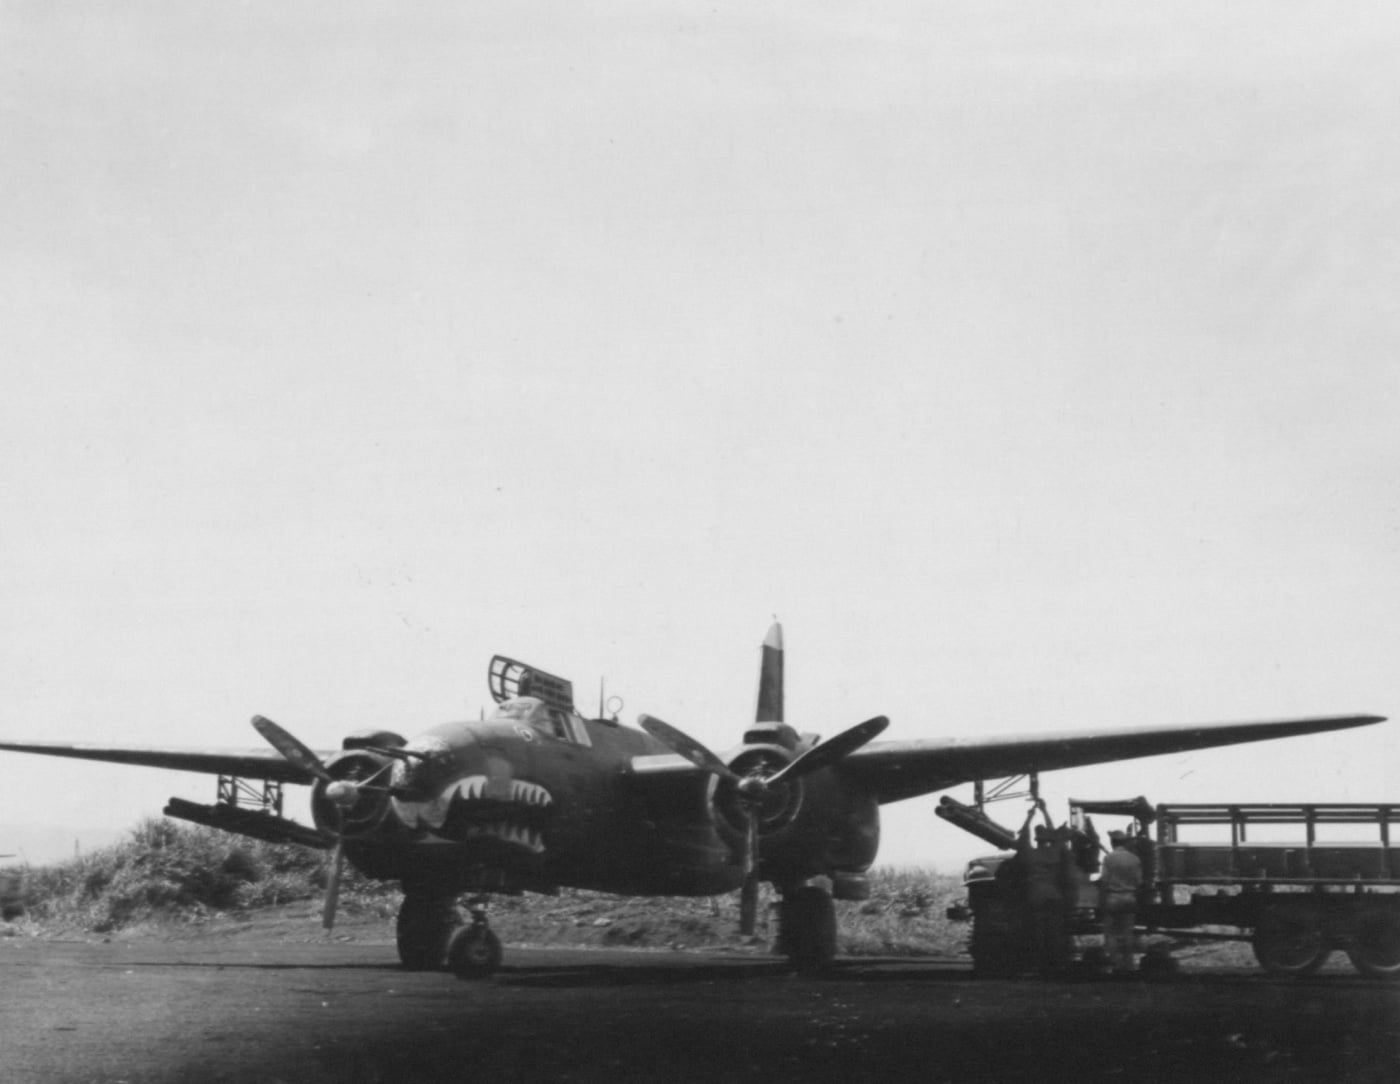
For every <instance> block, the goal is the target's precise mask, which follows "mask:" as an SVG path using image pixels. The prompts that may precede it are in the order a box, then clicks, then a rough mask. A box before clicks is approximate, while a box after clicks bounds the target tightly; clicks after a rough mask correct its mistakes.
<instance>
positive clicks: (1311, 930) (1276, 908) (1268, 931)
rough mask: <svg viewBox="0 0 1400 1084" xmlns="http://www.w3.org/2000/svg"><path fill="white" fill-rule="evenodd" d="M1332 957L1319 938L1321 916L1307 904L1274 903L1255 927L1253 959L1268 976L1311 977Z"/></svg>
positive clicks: (1330, 951)
mask: <svg viewBox="0 0 1400 1084" xmlns="http://www.w3.org/2000/svg"><path fill="white" fill-rule="evenodd" d="M1330 955H1332V950H1331V948H1329V947H1328V945H1327V940H1326V938H1325V937H1323V934H1322V915H1321V914H1320V913H1319V912H1318V909H1317V908H1316V907H1314V906H1312V905H1311V904H1307V903H1274V904H1269V905H1267V906H1266V907H1265V908H1264V913H1263V914H1261V915H1260V916H1259V922H1258V924H1257V925H1256V926H1255V927H1254V958H1255V959H1256V960H1258V961H1259V964H1260V966H1261V967H1263V968H1264V970H1265V971H1267V972H1268V973H1269V974H1271V975H1281V976H1283V977H1285V978H1300V977H1302V976H1304V975H1311V974H1312V973H1313V972H1314V971H1316V970H1317V969H1318V968H1319V967H1321V966H1322V965H1323V963H1325V962H1326V960H1327V957H1328V956H1330Z"/></svg>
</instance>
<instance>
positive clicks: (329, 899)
mask: <svg viewBox="0 0 1400 1084" xmlns="http://www.w3.org/2000/svg"><path fill="white" fill-rule="evenodd" d="M344 869H345V837H344V836H337V837H336V840H335V850H334V852H333V853H332V854H331V865H330V870H329V872H328V874H327V876H326V902H325V904H324V905H323V906H322V908H321V927H322V928H323V929H324V930H325V931H326V932H327V933H329V932H330V931H331V929H332V927H334V926H335V909H336V906H337V905H338V904H339V903H340V875H341V873H342V872H343V871H344Z"/></svg>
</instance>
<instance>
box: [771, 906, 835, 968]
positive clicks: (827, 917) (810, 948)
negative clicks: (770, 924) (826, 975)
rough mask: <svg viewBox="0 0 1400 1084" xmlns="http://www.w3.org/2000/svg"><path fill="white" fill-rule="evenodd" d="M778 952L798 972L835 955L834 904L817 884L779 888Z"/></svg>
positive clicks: (825, 963) (824, 963) (826, 961)
mask: <svg viewBox="0 0 1400 1084" xmlns="http://www.w3.org/2000/svg"><path fill="white" fill-rule="evenodd" d="M778 951H779V952H780V953H782V954H783V955H784V956H786V957H787V958H788V959H789V960H791V961H792V963H793V966H794V967H796V968H797V969H798V970H799V971H815V970H817V969H819V968H823V967H826V966H827V965H828V964H830V963H831V961H832V960H833V959H835V958H836V906H835V904H833V903H832V901H831V893H830V892H828V891H827V890H826V889H825V888H821V887H819V886H817V885H798V886H796V887H794V888H789V889H785V890H784V891H783V898H782V902H781V903H779V904H778Z"/></svg>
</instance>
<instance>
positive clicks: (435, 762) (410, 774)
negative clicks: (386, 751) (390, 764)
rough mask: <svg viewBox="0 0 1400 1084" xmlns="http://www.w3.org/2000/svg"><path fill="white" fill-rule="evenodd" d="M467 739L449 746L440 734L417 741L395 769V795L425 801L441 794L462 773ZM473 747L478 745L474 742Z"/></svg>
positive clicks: (406, 746)
mask: <svg viewBox="0 0 1400 1084" xmlns="http://www.w3.org/2000/svg"><path fill="white" fill-rule="evenodd" d="M466 744H467V742H466V741H465V740H464V738H459V739H458V741H456V742H453V743H451V744H449V743H448V742H447V741H445V740H444V739H442V738H440V737H437V736H436V735H424V736H423V737H419V738H415V739H413V740H412V741H411V742H409V743H408V744H407V745H405V746H404V747H403V753H404V759H402V760H400V761H399V762H398V764H397V765H395V768H394V777H393V783H392V786H393V792H394V796H395V797H397V798H406V799H410V800H422V799H424V798H428V797H430V796H432V795H434V794H436V793H437V792H438V791H440V790H441V789H442V788H443V787H444V786H445V785H446V784H447V783H448V782H449V781H450V780H451V779H452V778H453V777H454V776H456V775H458V774H460V772H461V770H462V769H461V761H462V759H468V760H469V759H474V758H472V757H471V756H470V755H467V756H465V758H464V756H463V755H464V754H466V753H467V750H465V749H464V748H463V746H464V745H466ZM471 744H475V743H474V742H471Z"/></svg>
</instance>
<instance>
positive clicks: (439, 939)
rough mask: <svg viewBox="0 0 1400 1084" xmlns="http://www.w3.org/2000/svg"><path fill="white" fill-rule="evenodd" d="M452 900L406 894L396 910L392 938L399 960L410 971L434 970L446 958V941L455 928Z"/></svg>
mask: <svg viewBox="0 0 1400 1084" xmlns="http://www.w3.org/2000/svg"><path fill="white" fill-rule="evenodd" d="M453 900H454V897H452V896H438V895H429V894H426V893H418V892H409V893H407V894H405V896H404V898H403V903H402V904H401V905H400V907H399V917H398V922H397V923H396V924H395V927H394V933H395V939H396V941H397V943H398V948H399V960H400V961H401V962H402V963H403V965H404V967H406V968H407V969H408V970H409V971H436V970H437V969H438V968H440V967H442V964H443V960H444V959H445V958H446V957H447V941H448V938H449V937H451V936H452V931H453V930H454V929H456V927H457V908H456V907H455V906H454V905H453Z"/></svg>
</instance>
